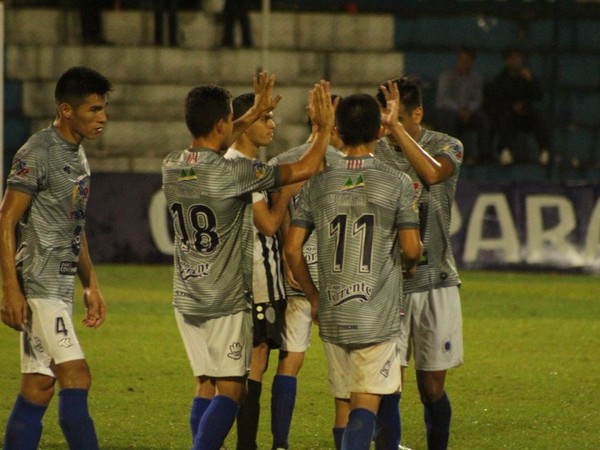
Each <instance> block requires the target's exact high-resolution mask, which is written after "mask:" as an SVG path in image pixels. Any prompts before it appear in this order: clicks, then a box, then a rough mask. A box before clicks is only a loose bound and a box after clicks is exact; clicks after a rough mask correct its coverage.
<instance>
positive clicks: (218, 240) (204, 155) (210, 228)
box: [162, 149, 279, 318]
mask: <svg viewBox="0 0 600 450" xmlns="http://www.w3.org/2000/svg"><path fill="white" fill-rule="evenodd" d="M162 180H163V191H164V194H165V197H166V200H167V207H168V209H169V212H170V214H171V218H172V220H173V228H174V232H175V240H174V244H175V249H174V250H175V251H174V269H175V270H174V273H173V303H174V305H175V307H176V308H177V309H178V311H180V312H181V313H182V314H189V315H198V316H203V317H207V318H212V317H221V316H226V315H230V314H234V313H236V312H239V311H242V310H245V309H248V308H250V304H249V298H248V295H247V293H248V292H249V291H250V289H251V285H252V267H251V265H252V236H251V233H250V231H251V230H252V228H251V226H247V224H249V223H250V224H251V221H252V208H251V202H252V199H251V192H253V191H260V190H264V189H268V188H271V187H273V186H277V185H278V184H279V169H278V168H277V167H273V166H267V165H265V164H263V163H261V162H260V161H252V160H249V159H245V158H238V159H236V160H227V159H225V158H223V157H222V156H220V155H218V154H217V153H216V152H214V151H211V150H207V149H189V150H183V151H178V152H173V153H171V154H169V155H168V156H167V157H166V158H165V159H164V160H163V164H162ZM244 223H245V224H246V226H245V225H244Z"/></svg>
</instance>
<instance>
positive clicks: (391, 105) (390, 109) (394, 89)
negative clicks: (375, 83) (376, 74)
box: [379, 81, 400, 133]
mask: <svg viewBox="0 0 600 450" xmlns="http://www.w3.org/2000/svg"><path fill="white" fill-rule="evenodd" d="M379 90H380V91H381V92H382V93H383V95H384V97H385V102H386V104H385V109H384V110H383V112H382V114H381V124H382V125H383V126H384V128H385V131H386V133H390V132H391V129H392V127H394V126H395V125H397V124H398V123H399V122H398V104H399V101H400V92H399V91H398V85H397V84H396V83H394V82H393V81H388V82H387V83H385V84H382V85H381V86H379Z"/></svg>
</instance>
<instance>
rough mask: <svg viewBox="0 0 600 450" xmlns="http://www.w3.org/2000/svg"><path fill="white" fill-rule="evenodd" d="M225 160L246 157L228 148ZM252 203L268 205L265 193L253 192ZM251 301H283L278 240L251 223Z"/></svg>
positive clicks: (281, 266) (281, 265)
mask: <svg viewBox="0 0 600 450" xmlns="http://www.w3.org/2000/svg"><path fill="white" fill-rule="evenodd" d="M224 157H225V158H226V159H236V158H246V156H245V155H244V154H243V153H241V152H239V151H237V150H236V149H233V148H230V149H229V150H227V152H226V153H225V155H224ZM252 200H253V201H262V200H264V201H265V202H266V203H267V205H270V200H269V194H268V192H267V191H262V192H253V193H252ZM251 233H252V247H253V249H254V250H253V255H252V299H253V300H254V303H266V302H274V301H278V300H284V299H285V287H284V284H283V279H284V275H283V261H282V259H281V249H280V248H279V239H278V238H277V236H276V235H274V236H266V235H264V234H262V233H261V232H260V231H258V228H256V227H255V226H254V223H252V231H251Z"/></svg>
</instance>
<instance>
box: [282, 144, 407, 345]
mask: <svg viewBox="0 0 600 450" xmlns="http://www.w3.org/2000/svg"><path fill="white" fill-rule="evenodd" d="M415 200H416V198H415V192H414V189H413V187H412V183H411V180H410V178H409V177H408V176H407V175H406V174H403V173H401V172H398V171H396V170H395V169H393V168H391V167H389V166H388V165H386V164H385V163H383V162H381V161H379V160H377V159H375V158H373V157H371V156H366V157H361V158H341V159H339V160H337V161H334V162H332V163H331V165H330V166H329V167H328V168H327V170H326V171H325V172H322V173H320V174H318V175H316V176H315V177H313V178H311V179H310V180H309V181H308V182H307V183H306V185H305V186H304V187H303V189H302V191H301V194H300V198H299V200H298V203H297V205H296V209H295V211H294V217H293V220H292V225H294V226H299V227H304V228H307V229H309V230H313V229H314V231H313V232H314V233H316V236H317V253H318V259H319V261H318V267H319V287H320V290H319V292H320V304H319V332H320V335H321V338H322V339H323V340H325V341H328V342H333V343H336V344H371V343H376V342H382V341H385V340H387V339H390V338H391V337H393V336H397V335H398V333H399V331H400V312H401V307H402V267H401V260H400V244H399V241H398V230H400V229H418V226H419V225H418V213H417V209H416V204H415Z"/></svg>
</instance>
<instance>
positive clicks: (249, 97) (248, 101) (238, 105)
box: [232, 92, 256, 120]
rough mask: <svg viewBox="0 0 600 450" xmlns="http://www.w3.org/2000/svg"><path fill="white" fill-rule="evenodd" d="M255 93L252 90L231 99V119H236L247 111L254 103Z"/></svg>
mask: <svg viewBox="0 0 600 450" xmlns="http://www.w3.org/2000/svg"><path fill="white" fill-rule="evenodd" d="M255 98H256V95H255V94H254V93H253V92H248V93H246V94H242V95H238V96H237V97H235V98H234V99H233V102H232V104H233V120H237V119H239V118H240V117H242V116H243V115H244V114H246V113H247V112H248V110H249V109H250V108H252V106H253V105H254V99H255Z"/></svg>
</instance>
